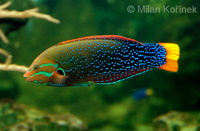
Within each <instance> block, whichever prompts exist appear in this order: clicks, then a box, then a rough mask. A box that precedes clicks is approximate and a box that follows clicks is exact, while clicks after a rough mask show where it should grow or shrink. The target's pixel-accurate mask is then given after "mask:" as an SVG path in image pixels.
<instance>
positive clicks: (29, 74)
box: [23, 71, 31, 78]
mask: <svg viewBox="0 0 200 131" xmlns="http://www.w3.org/2000/svg"><path fill="white" fill-rule="evenodd" d="M29 76H31V73H30V72H28V71H27V72H26V73H25V74H24V75H23V77H25V78H27V77H29Z"/></svg>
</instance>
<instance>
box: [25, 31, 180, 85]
mask: <svg viewBox="0 0 200 131" xmlns="http://www.w3.org/2000/svg"><path fill="white" fill-rule="evenodd" d="M179 55H180V48H179V46H178V45H177V44H175V43H145V42H139V41H136V40H134V39H131V38H127V37H124V36H119V35H97V36H88V37H82V38H77V39H72V40H67V41H63V42H60V43H58V44H55V45H54V46H51V47H50V48H48V49H46V50H45V51H44V52H42V53H41V54H40V55H39V56H38V57H37V58H36V59H35V60H34V61H33V63H32V64H31V65H30V67H29V68H28V70H27V72H26V73H25V74H24V77H26V81H29V82H34V83H40V84H43V85H48V86H58V87H64V86H90V85H92V84H94V83H96V84H113V83H116V82H120V81H122V80H125V79H128V78H131V77H133V76H137V75H140V74H143V73H145V72H147V71H150V70H151V69H154V68H160V69H163V70H167V71H171V72H177V71H178V59H179Z"/></svg>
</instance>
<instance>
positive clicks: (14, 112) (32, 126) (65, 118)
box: [0, 99, 87, 131]
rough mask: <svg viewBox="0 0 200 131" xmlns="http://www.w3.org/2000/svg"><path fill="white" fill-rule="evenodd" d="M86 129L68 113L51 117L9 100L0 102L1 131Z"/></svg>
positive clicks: (77, 130)
mask: <svg viewBox="0 0 200 131" xmlns="http://www.w3.org/2000/svg"><path fill="white" fill-rule="evenodd" d="M86 129H87V126H86V125H85V124H84V123H83V122H82V121H81V120H80V119H79V118H77V117H76V116H74V115H72V114H70V113H65V114H59V115H56V114H55V115H53V114H47V113H43V112H41V111H39V110H36V109H33V108H30V107H27V106H25V105H22V104H17V103H14V102H12V101H11V100H9V99H5V100H3V101H1V102H0V130H1V131H8V130H9V131H14V130H15V131H21V130H26V131H28V130H36V131H64V130H72V131H73V130H76V131H79V130H80V131H84V130H86Z"/></svg>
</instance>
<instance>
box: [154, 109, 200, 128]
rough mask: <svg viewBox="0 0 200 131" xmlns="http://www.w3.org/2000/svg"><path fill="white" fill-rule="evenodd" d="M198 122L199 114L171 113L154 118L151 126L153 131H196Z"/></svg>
mask: <svg viewBox="0 0 200 131" xmlns="http://www.w3.org/2000/svg"><path fill="white" fill-rule="evenodd" d="M199 120H200V115H199V113H190V112H180V111H171V112H168V113H166V114H163V115H160V116H158V117H156V118H155V119H154V121H153V126H154V131H198V130H199V129H200V126H199V124H200V122H199Z"/></svg>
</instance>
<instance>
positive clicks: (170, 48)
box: [158, 43, 180, 72]
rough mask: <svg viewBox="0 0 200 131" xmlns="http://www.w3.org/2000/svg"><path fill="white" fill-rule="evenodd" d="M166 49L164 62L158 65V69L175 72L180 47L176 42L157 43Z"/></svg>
mask: <svg viewBox="0 0 200 131" xmlns="http://www.w3.org/2000/svg"><path fill="white" fill-rule="evenodd" d="M158 44H160V45H162V46H163V47H164V48H165V49H166V52H167V54H166V64H165V65H163V66H161V67H159V68H160V69H163V70H167V71H172V72H177V71H178V59H179V55H180V49H179V46H178V45H177V44H174V43H158Z"/></svg>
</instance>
